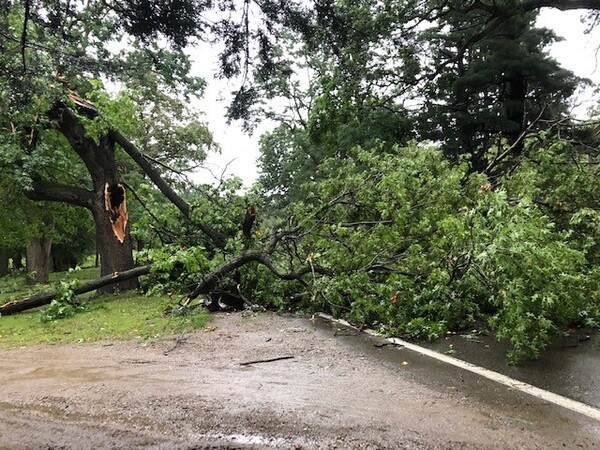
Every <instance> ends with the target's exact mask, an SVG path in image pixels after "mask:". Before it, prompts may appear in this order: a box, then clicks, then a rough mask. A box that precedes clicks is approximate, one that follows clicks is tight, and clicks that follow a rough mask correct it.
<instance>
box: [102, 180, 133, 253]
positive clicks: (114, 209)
mask: <svg viewBox="0 0 600 450" xmlns="http://www.w3.org/2000/svg"><path fill="white" fill-rule="evenodd" d="M104 208H105V209H106V210H107V211H108V212H109V215H110V223H111V224H112V230H113V233H115V236H116V237H117V239H118V240H119V242H120V243H121V244H122V243H123V242H125V236H126V228H127V220H128V219H129V216H128V214H127V198H126V194H125V188H124V187H123V185H122V184H121V183H119V184H116V185H113V186H111V185H109V184H108V183H106V185H105V186H104Z"/></svg>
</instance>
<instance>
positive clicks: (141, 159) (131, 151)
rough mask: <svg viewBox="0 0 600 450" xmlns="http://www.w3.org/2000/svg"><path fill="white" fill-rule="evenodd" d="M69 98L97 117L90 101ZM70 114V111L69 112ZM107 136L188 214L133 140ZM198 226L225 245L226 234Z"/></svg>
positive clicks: (218, 244)
mask: <svg viewBox="0 0 600 450" xmlns="http://www.w3.org/2000/svg"><path fill="white" fill-rule="evenodd" d="M69 97H70V99H71V100H72V101H73V102H74V103H75V104H76V105H77V107H78V108H79V110H80V112H81V113H82V114H85V115H86V116H87V117H89V118H91V119H93V118H96V117H99V116H100V115H101V114H100V111H98V110H97V109H96V107H95V106H94V105H93V104H92V103H90V102H89V101H87V100H85V99H83V98H81V97H79V96H77V95H75V94H71V95H70V96H69ZM71 114H72V113H71ZM108 138H109V139H111V140H112V141H113V142H115V143H117V144H119V145H120V146H121V148H122V149H123V150H124V151H125V153H127V154H128V155H129V156H130V157H131V159H133V160H134V161H135V162H136V163H137V165H138V166H139V167H140V168H141V169H142V170H143V171H144V173H145V174H146V175H148V177H149V178H150V180H152V182H153V183H154V184H155V186H156V187H157V188H158V189H159V190H160V192H162V193H163V195H164V196H165V197H167V198H168V199H169V201H171V203H173V204H174V205H175V206H176V207H177V209H179V210H180V211H181V212H182V213H183V215H184V216H186V217H188V218H189V216H190V205H189V204H188V203H187V202H186V201H185V200H184V199H183V198H181V197H180V196H179V194H177V192H175V190H174V189H173V188H172V187H171V186H170V185H169V184H168V183H167V182H166V181H165V180H164V179H163V177H162V175H161V174H160V172H159V171H158V170H156V169H155V168H154V166H152V164H151V163H150V161H148V159H147V158H146V157H145V156H144V154H143V153H142V152H141V151H140V150H139V149H138V148H137V147H136V146H135V144H134V143H133V142H131V141H130V140H129V139H127V138H126V137H125V136H123V134H121V132H120V131H118V130H116V129H114V128H113V129H111V130H110V131H109V133H108ZM197 226H198V228H200V230H201V231H202V232H203V233H204V234H205V235H206V236H208V237H209V239H210V240H211V241H212V243H213V244H214V245H215V246H216V247H219V248H222V247H224V246H225V243H226V241H227V236H225V235H224V234H223V233H221V232H219V231H217V230H215V229H213V228H212V227H210V226H208V225H207V224H205V223H199V224H197Z"/></svg>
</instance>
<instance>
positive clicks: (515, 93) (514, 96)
mask: <svg viewBox="0 0 600 450" xmlns="http://www.w3.org/2000/svg"><path fill="white" fill-rule="evenodd" d="M526 98H527V80H525V77H524V76H523V73H522V72H521V71H519V70H511V71H509V72H508V73H507V75H506V89H505V98H504V116H505V117H506V119H507V129H506V131H505V135H506V136H507V138H508V141H509V144H510V145H516V147H517V148H515V154H520V153H522V152H523V142H522V140H520V139H519V138H520V136H521V133H522V132H523V129H524V128H525V126H524V125H525V99H526Z"/></svg>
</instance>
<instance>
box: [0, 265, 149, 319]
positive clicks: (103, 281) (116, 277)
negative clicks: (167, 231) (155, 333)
mask: <svg viewBox="0 0 600 450" xmlns="http://www.w3.org/2000/svg"><path fill="white" fill-rule="evenodd" d="M151 267H152V266H151V265H147V266H140V267H135V268H133V269H130V270H127V271H125V272H121V273H114V274H111V275H107V276H104V277H101V278H98V279H97V280H94V281H90V282H89V283H86V284H83V285H81V286H77V287H76V288H75V289H73V293H74V294H75V295H80V294H85V293H86V292H92V291H95V290H96V289H100V288H102V287H105V286H109V285H111V284H115V283H120V282H122V281H126V280H130V279H135V278H137V277H140V276H142V275H148V274H149V273H150V268H151ZM56 296H57V294H56V292H48V293H43V294H37V295H34V296H32V297H27V298H24V299H21V300H14V301H12V302H8V303H5V304H4V305H2V306H0V315H1V316H9V315H11V314H15V313H18V312H21V311H26V310H28V309H32V308H37V307H39V306H44V305H47V304H49V303H50V302H52V300H54V299H55V298H56Z"/></svg>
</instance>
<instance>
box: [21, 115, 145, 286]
mask: <svg viewBox="0 0 600 450" xmlns="http://www.w3.org/2000/svg"><path fill="white" fill-rule="evenodd" d="M50 115H51V117H52V118H54V119H56V120H57V123H58V128H59V130H60V132H61V133H62V134H63V135H64V136H65V137H66V139H67V140H68V141H69V144H70V145H71V148H72V149H73V150H74V151H75V153H77V155H78V156H79V157H80V159H81V160H82V161H83V163H84V164H85V166H86V168H87V170H88V173H89V175H90V178H91V181H92V190H85V189H81V188H76V187H71V186H61V185H56V184H52V183H47V182H41V181H36V182H35V183H34V184H33V188H34V190H33V191H31V192H29V193H28V194H27V196H28V197H29V198H31V199H33V200H47V201H58V202H65V203H70V204H73V205H78V206H83V207H85V208H87V209H89V210H90V211H91V212H92V215H93V217H94V224H95V228H96V245H97V249H98V254H99V257H100V273H101V274H102V275H103V276H105V275H109V274H113V273H115V272H124V271H127V270H129V269H131V268H133V267H134V262H133V251H132V245H131V238H130V237H129V224H127V223H126V222H127V220H126V217H125V220H123V217H121V216H122V214H121V213H122V212H124V213H125V214H126V210H125V209H124V208H123V209H121V210H120V211H119V212H117V211H116V210H114V209H112V208H111V206H114V205H111V201H110V200H111V199H107V198H106V197H107V196H108V194H107V192H108V190H110V191H111V192H117V191H119V192H121V191H122V198H121V199H120V200H121V201H122V202H123V204H124V203H125V192H124V189H121V190H120V188H119V186H120V184H119V182H120V180H119V173H118V169H117V163H116V160H115V142H114V140H113V139H112V138H111V137H110V136H108V135H106V136H104V137H102V138H100V139H99V140H98V142H96V141H94V140H93V139H91V138H90V137H89V136H88V135H87V132H86V129H85V127H84V126H83V125H82V124H81V123H80V121H79V119H78V118H77V116H76V115H75V114H74V113H73V111H71V110H70V109H69V108H68V107H67V106H66V105H65V104H62V103H57V104H56V105H55V107H54V109H53V110H52V112H51V114H50ZM116 216H119V217H116ZM116 222H119V223H120V224H121V225H123V223H125V226H124V227H122V228H123V229H122V230H119V232H118V233H117V231H116V230H115V227H114V226H113V224H115V223H116ZM121 232H122V233H123V235H121ZM138 286H139V283H138V281H137V279H135V278H128V279H126V280H123V281H122V282H120V283H117V284H110V285H107V286H106V288H104V289H102V291H103V292H114V291H116V290H128V289H135V288H137V287H138Z"/></svg>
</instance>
